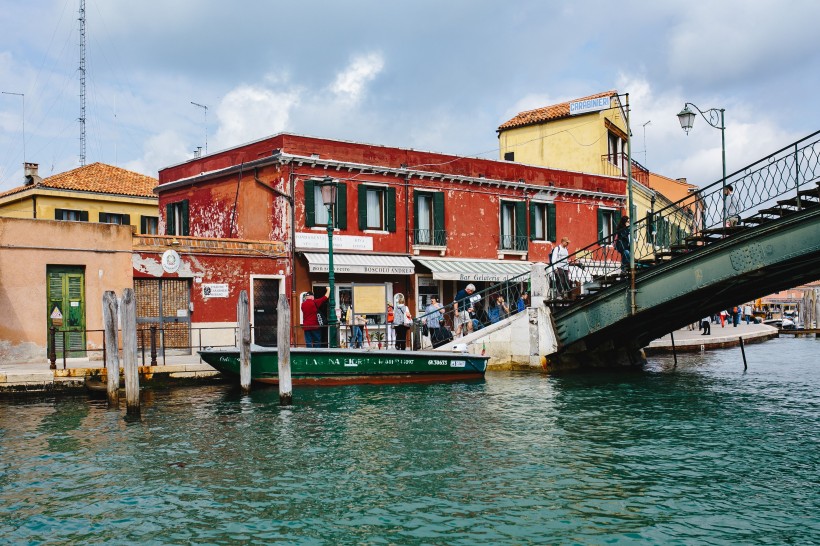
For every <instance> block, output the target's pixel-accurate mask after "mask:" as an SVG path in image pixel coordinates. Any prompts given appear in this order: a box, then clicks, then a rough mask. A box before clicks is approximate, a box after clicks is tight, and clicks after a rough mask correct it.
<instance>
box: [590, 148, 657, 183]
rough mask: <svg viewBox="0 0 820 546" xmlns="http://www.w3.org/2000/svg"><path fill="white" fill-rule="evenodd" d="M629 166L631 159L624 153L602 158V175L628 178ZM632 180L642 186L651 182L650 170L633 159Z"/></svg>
mask: <svg viewBox="0 0 820 546" xmlns="http://www.w3.org/2000/svg"><path fill="white" fill-rule="evenodd" d="M627 165H629V158H628V157H627V155H626V154H625V153H623V152H622V153H618V154H606V155H602V156H601V168H602V174H605V175H607V176H626V166H627ZM632 179H633V180H637V181H638V182H640V183H641V184H647V183H648V182H649V170H648V169H647V168H646V167H644V166H643V165H641V164H640V163H638V162H637V161H635V159H632Z"/></svg>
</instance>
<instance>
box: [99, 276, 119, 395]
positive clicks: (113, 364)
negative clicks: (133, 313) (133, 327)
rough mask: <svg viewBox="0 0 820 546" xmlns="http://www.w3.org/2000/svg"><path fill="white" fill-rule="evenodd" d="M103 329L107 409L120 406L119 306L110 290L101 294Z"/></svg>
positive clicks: (115, 296)
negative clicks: (106, 377)
mask: <svg viewBox="0 0 820 546" xmlns="http://www.w3.org/2000/svg"><path fill="white" fill-rule="evenodd" d="M102 303H103V328H104V329H105V349H106V350H105V371H106V374H108V385H107V392H108V407H109V408H118V407H119V406H120V344H119V336H118V332H117V317H118V316H119V304H118V303H117V295H116V294H115V293H114V292H113V291H112V290H107V291H106V292H105V293H104V294H103V301H102Z"/></svg>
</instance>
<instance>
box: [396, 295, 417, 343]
mask: <svg viewBox="0 0 820 546" xmlns="http://www.w3.org/2000/svg"><path fill="white" fill-rule="evenodd" d="M412 325H413V317H412V316H411V315H410V310H409V309H408V308H407V305H405V303H404V294H396V307H395V308H394V309H393V328H394V329H395V330H396V350H397V351H404V350H406V349H407V330H408V329H409V328H410V326H412Z"/></svg>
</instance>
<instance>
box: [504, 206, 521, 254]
mask: <svg viewBox="0 0 820 546" xmlns="http://www.w3.org/2000/svg"><path fill="white" fill-rule="evenodd" d="M526 206H527V204H526V203H525V202H524V201H501V241H500V245H499V246H500V248H501V249H502V250H513V251H526V250H527V223H526V222H527V219H526Z"/></svg>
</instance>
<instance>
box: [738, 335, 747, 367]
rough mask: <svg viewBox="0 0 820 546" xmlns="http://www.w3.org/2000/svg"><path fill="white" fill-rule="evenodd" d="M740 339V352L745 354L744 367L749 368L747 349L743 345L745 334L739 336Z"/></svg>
mask: <svg viewBox="0 0 820 546" xmlns="http://www.w3.org/2000/svg"><path fill="white" fill-rule="evenodd" d="M738 339H739V340H740V354H741V355H743V369H744V370H745V369H746V368H747V366H746V349H745V348H744V347H743V336H738Z"/></svg>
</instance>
